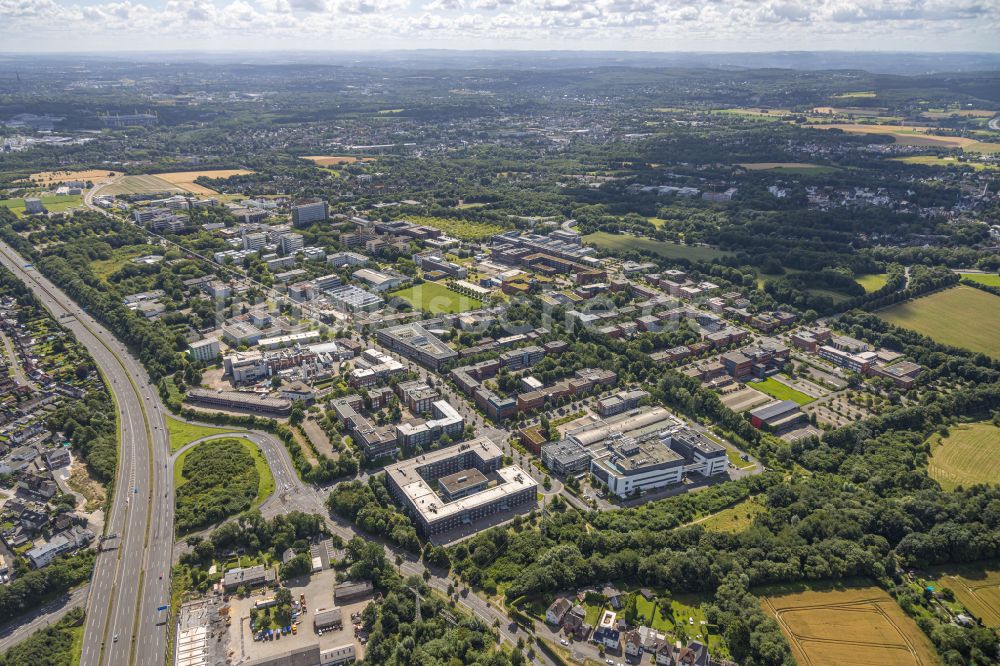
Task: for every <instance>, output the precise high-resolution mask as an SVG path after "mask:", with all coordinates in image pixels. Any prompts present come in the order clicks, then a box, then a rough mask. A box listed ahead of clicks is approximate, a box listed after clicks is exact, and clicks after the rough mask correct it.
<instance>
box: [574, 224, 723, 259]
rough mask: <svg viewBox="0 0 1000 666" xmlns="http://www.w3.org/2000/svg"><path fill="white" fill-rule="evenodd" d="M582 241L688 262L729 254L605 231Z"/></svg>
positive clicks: (606, 248)
mask: <svg viewBox="0 0 1000 666" xmlns="http://www.w3.org/2000/svg"><path fill="white" fill-rule="evenodd" d="M583 240H584V241H585V242H587V243H589V244H591V245H596V246H597V247H599V248H601V249H602V250H618V251H622V252H625V251H628V250H639V251H643V252H652V253H653V254H657V255H659V256H661V257H666V258H668V259H688V260H690V261H712V260H715V259H719V258H721V257H725V256H727V255H729V254H731V253H730V252H726V251H724V250H719V249H716V248H713V247H703V246H700V245H681V244H680V243H667V242H664V241H657V240H653V239H651V238H640V237H638V236H631V235H628V234H609V233H608V232H606V231H598V232H596V233H592V234H587V235H586V236H584V237H583Z"/></svg>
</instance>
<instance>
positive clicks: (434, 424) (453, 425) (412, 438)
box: [396, 400, 465, 446]
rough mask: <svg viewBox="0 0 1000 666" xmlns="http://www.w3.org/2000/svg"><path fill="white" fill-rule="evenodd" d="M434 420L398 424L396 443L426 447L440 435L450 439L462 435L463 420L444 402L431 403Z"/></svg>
mask: <svg viewBox="0 0 1000 666" xmlns="http://www.w3.org/2000/svg"><path fill="white" fill-rule="evenodd" d="M431 410H432V411H433V413H434V418H433V419H431V420H430V421H422V422H417V423H400V424H399V425H397V426H396V443H397V444H399V445H400V446H426V445H427V444H430V443H431V442H434V441H437V440H438V439H440V438H441V436H442V435H448V437H451V438H452V439H454V438H456V437H458V436H460V435H461V434H462V429H463V428H464V427H465V419H464V418H462V416H461V415H460V414H459V413H458V411H457V410H456V409H455V408H454V407H452V406H451V405H450V404H448V402H447V401H445V400H437V401H435V402H432V403H431Z"/></svg>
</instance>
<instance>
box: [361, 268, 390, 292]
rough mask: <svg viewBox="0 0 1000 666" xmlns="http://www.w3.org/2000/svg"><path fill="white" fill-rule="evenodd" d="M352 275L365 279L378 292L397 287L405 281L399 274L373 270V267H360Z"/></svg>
mask: <svg viewBox="0 0 1000 666" xmlns="http://www.w3.org/2000/svg"><path fill="white" fill-rule="evenodd" d="M351 276H352V277H353V278H354V279H355V280H363V281H364V282H367V283H368V286H370V287H371V288H372V289H374V290H375V291H377V292H383V291H389V290H390V289H395V288H396V287H398V286H399V285H400V284H402V283H403V279H402V278H400V277H399V276H397V275H390V274H389V273H383V272H382V271H376V270H372V269H371V268H359V269H358V270H356V271H354V272H353V273H352V274H351Z"/></svg>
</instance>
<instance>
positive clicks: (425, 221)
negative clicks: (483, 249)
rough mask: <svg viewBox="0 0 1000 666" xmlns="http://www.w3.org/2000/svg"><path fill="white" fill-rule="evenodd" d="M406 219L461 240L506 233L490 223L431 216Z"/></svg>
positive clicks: (415, 216)
mask: <svg viewBox="0 0 1000 666" xmlns="http://www.w3.org/2000/svg"><path fill="white" fill-rule="evenodd" d="M405 219H407V220H409V221H410V222H413V223H414V224H422V225H424V226H428V227H434V228H435V229H440V230H441V231H443V232H444V233H445V234H447V235H449V236H452V237H454V238H458V239H460V240H471V241H474V240H483V239H486V238H489V237H490V236H494V235H496V234H498V233H500V232H502V231H505V229H504V228H503V227H501V226H500V225H497V224H491V223H489V222H472V221H469V220H458V219H451V218H447V217H433V216H430V215H406V216H405Z"/></svg>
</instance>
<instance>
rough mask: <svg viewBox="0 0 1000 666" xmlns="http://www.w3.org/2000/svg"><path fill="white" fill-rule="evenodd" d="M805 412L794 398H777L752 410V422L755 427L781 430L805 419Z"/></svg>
mask: <svg viewBox="0 0 1000 666" xmlns="http://www.w3.org/2000/svg"><path fill="white" fill-rule="evenodd" d="M805 417H806V415H805V414H803V413H802V411H801V410H800V409H799V404H798V403H797V402H795V401H794V400H776V401H774V402H771V403H768V404H766V405H764V406H762V407H758V408H756V409H753V410H751V411H750V424H751V425H752V426H753V427H755V428H768V429H771V430H774V431H780V430H782V429H785V428H788V427H790V426H793V425H796V424H797V423H799V422H800V421H802V420H804V419H805Z"/></svg>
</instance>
